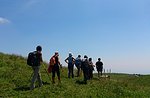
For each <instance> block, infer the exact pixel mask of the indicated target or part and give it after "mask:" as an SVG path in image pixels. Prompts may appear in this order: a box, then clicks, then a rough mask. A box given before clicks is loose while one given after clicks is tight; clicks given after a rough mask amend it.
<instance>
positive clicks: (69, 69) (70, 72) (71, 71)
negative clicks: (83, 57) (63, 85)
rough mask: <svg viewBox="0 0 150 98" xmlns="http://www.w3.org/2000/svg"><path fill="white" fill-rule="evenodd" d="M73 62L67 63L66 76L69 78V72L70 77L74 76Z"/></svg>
mask: <svg viewBox="0 0 150 98" xmlns="http://www.w3.org/2000/svg"><path fill="white" fill-rule="evenodd" d="M73 68H74V67H73V64H72V63H69V64H68V78H70V74H71V75H72V78H74V73H73Z"/></svg>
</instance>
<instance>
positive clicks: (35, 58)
mask: <svg viewBox="0 0 150 98" xmlns="http://www.w3.org/2000/svg"><path fill="white" fill-rule="evenodd" d="M41 52H42V47H41V46H37V47H36V51H34V52H31V53H29V55H28V59H27V64H28V65H30V66H32V69H33V77H32V79H31V86H30V89H31V90H33V89H34V88H35V81H36V79H37V80H38V82H39V86H40V87H41V86H42V85H43V83H42V80H41V76H40V65H41V62H43V60H42V53H41Z"/></svg>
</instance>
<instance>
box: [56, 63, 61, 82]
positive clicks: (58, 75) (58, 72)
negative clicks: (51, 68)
mask: <svg viewBox="0 0 150 98" xmlns="http://www.w3.org/2000/svg"><path fill="white" fill-rule="evenodd" d="M57 77H58V81H59V82H61V81H60V70H59V66H57Z"/></svg>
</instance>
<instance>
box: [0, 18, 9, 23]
mask: <svg viewBox="0 0 150 98" xmlns="http://www.w3.org/2000/svg"><path fill="white" fill-rule="evenodd" d="M6 23H10V21H9V20H8V19H6V18H3V17H0V24H6Z"/></svg>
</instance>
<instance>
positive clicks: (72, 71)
mask: <svg viewBox="0 0 150 98" xmlns="http://www.w3.org/2000/svg"><path fill="white" fill-rule="evenodd" d="M73 68H74V67H73V65H72V66H71V74H72V78H74V72H73Z"/></svg>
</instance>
